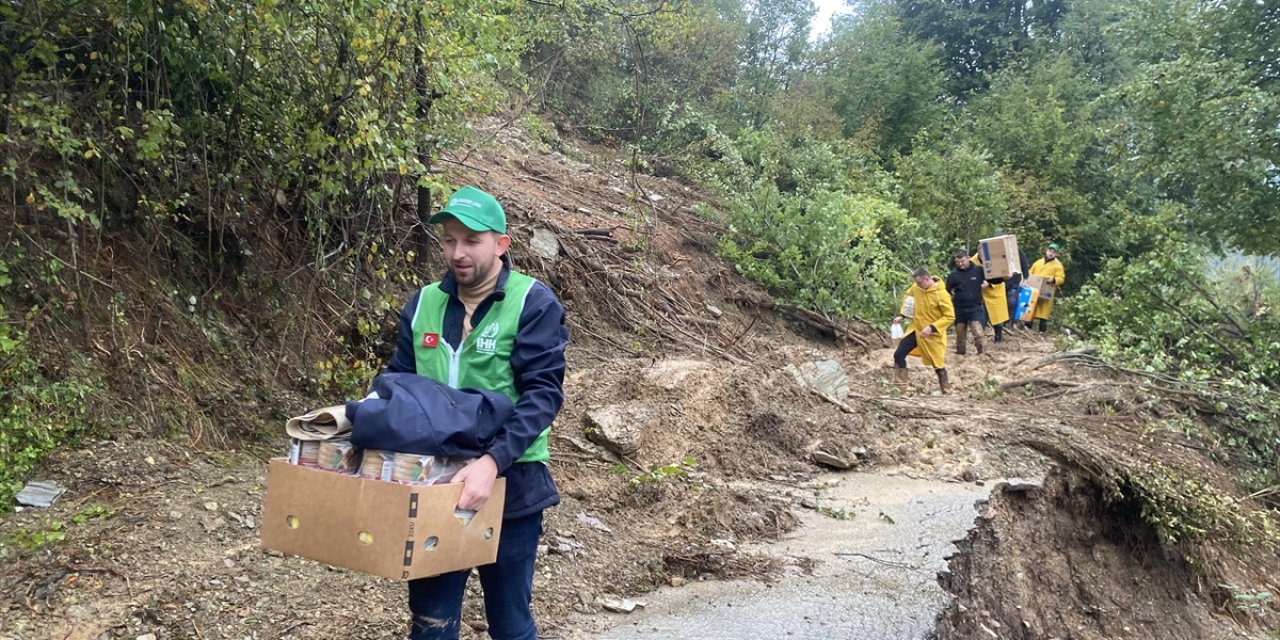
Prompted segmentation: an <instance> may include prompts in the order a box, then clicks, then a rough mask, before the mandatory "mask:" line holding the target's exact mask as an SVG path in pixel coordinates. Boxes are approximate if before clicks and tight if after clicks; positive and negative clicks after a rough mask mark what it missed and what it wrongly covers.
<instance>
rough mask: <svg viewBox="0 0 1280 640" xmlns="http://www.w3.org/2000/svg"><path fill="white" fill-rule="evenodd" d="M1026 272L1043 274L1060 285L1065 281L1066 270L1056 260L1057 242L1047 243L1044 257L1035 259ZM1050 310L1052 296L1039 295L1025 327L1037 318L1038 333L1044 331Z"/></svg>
mask: <svg viewBox="0 0 1280 640" xmlns="http://www.w3.org/2000/svg"><path fill="white" fill-rule="evenodd" d="M1027 273H1028V275H1033V276H1043V277H1045V278H1047V279H1048V281H1049V284H1051V285H1053V286H1055V287H1061V286H1062V283H1064V282H1066V281H1067V271H1066V269H1063V268H1062V261H1060V260H1058V244H1057V243H1049V248H1048V249H1045V250H1044V257H1043V258H1041V259H1039V260H1036V262H1035V264H1033V265H1031V269H1030V271H1028V272H1027ZM1052 312H1053V298H1046V297H1044V296H1041V297H1040V298H1039V299H1038V300H1036V310H1035V312H1034V313H1033V314H1032V316H1031V322H1028V323H1027V325H1026V326H1027V328H1028V329H1030V328H1031V325H1032V323H1034V322H1035V321H1036V320H1039V321H1040V333H1044V332H1045V331H1047V330H1048V329H1049V314H1050V313H1052Z"/></svg>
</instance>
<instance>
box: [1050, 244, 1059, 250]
mask: <svg viewBox="0 0 1280 640" xmlns="http://www.w3.org/2000/svg"><path fill="white" fill-rule="evenodd" d="M1049 248H1050V249H1053V250H1054V251H1057V250H1058V243H1056V242H1050V243H1049Z"/></svg>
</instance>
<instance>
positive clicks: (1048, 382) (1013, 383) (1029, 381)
mask: <svg viewBox="0 0 1280 640" xmlns="http://www.w3.org/2000/svg"><path fill="white" fill-rule="evenodd" d="M1027 385H1032V386H1037V385H1044V386H1058V387H1079V386H1081V384H1080V383H1079V382H1070V381H1067V380H1054V379H1053V378H1022V379H1021V380H1010V381H1009V382H1003V383H1001V384H1000V387H999V388H1000V390H1001V391H1008V390H1010V389H1013V388H1016V387H1025V386H1027Z"/></svg>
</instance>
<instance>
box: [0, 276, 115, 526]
mask: <svg viewBox="0 0 1280 640" xmlns="http://www.w3.org/2000/svg"><path fill="white" fill-rule="evenodd" d="M3 267H4V265H3V263H0V286H6V283H7V280H8V276H7V271H6V270H5V269H4V268H3ZM28 345H29V343H28V341H27V335H26V333H25V332H24V331H23V330H22V329H20V328H18V327H17V326H15V325H14V323H13V322H12V319H11V318H10V317H9V315H8V314H7V313H6V311H5V309H4V307H2V306H0V512H3V511H7V510H8V509H9V506H10V505H11V504H12V503H13V496H14V495H15V494H17V493H18V491H19V490H21V489H22V484H23V479H24V478H25V477H26V475H27V473H29V472H30V471H31V470H32V469H33V468H34V467H35V465H36V464H37V463H38V462H39V461H40V459H41V458H43V457H44V455H45V454H46V453H48V452H50V451H52V450H54V449H56V448H58V447H60V446H63V445H66V444H71V443H74V442H75V441H76V440H77V439H78V438H79V437H80V435H81V434H83V433H85V431H86V428H87V425H86V424H85V422H84V420H83V419H84V417H85V416H86V414H87V411H86V406H87V404H86V400H87V398H88V397H89V395H90V394H91V393H92V391H93V389H92V388H91V387H89V386H87V385H86V384H84V383H82V382H64V381H55V380H49V379H47V378H45V376H44V374H43V373H42V372H41V369H40V366H39V363H38V361H37V360H36V358H35V357H34V356H33V355H32V353H31V351H30V347H29V346H28Z"/></svg>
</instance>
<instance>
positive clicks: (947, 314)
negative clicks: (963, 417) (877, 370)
mask: <svg viewBox="0 0 1280 640" xmlns="http://www.w3.org/2000/svg"><path fill="white" fill-rule="evenodd" d="M911 277H912V279H913V280H915V284H913V285H911V288H910V289H907V294H906V295H905V296H903V299H904V304H903V307H904V308H905V307H908V306H914V313H915V315H914V317H913V318H912V319H911V327H910V328H908V329H907V330H906V333H905V334H904V335H903V336H902V340H901V341H900V342H898V348H897V350H895V351H894V352H893V365H894V369H893V380H894V382H896V383H898V384H899V385H901V386H906V384H907V356H908V355H912V356H916V357H918V358H920V361H921V362H923V363H925V364H926V365H928V366H930V367H933V370H934V371H935V372H936V373H937V375H938V388H939V389H940V390H941V391H942V392H943V393H946V392H947V385H948V383H949V381H948V380H947V365H946V361H945V359H944V356H945V354H946V352H947V328H948V327H950V326H951V324H952V323H953V322H955V320H956V312H955V309H954V308H953V307H952V306H951V295H950V294H948V293H947V288H946V286H944V285H943V284H942V283H941V282H938V281H936V280H934V279H933V276H932V275H930V274H929V270H928V269H925V268H923V267H921V268H919V269H916V270H915V272H913V273H912V274H911ZM906 298H913V300H914V304H913V305H907V304H905V299H906ZM893 322H894V324H899V323H901V322H902V316H897V317H895V318H894V319H893Z"/></svg>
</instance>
